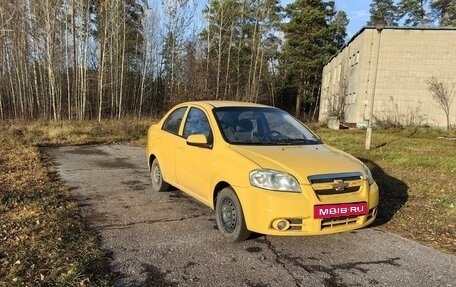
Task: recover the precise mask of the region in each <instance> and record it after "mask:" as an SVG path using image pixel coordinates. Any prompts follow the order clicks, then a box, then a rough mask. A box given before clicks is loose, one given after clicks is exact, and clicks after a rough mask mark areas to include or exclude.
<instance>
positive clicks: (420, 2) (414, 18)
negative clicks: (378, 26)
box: [398, 0, 431, 27]
mask: <svg viewBox="0 0 456 287" xmlns="http://www.w3.org/2000/svg"><path fill="white" fill-rule="evenodd" d="M427 2H428V0H401V1H399V4H398V5H399V13H400V15H401V18H405V20H404V25H406V26H413V27H416V26H418V25H420V26H421V27H425V26H426V25H427V24H428V23H429V22H431V19H430V18H431V17H430V14H429V13H428V12H427V11H426V3H427Z"/></svg>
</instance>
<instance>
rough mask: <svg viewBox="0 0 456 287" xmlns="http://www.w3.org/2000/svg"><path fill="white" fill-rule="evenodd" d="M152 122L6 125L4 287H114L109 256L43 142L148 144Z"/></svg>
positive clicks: (0, 211) (1, 241)
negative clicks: (57, 170)
mask: <svg viewBox="0 0 456 287" xmlns="http://www.w3.org/2000/svg"><path fill="white" fill-rule="evenodd" d="M149 124H150V120H144V121H135V120H128V121H122V122H119V121H104V122H101V123H98V122H61V123H55V122H33V123H28V124H26V123H20V122H12V123H2V125H1V126H0V203H1V204H0V215H1V216H0V286H55V285H58V286H64V285H65V286H112V285H113V283H114V281H115V278H114V275H113V274H111V273H110V270H109V256H108V254H107V253H106V252H105V251H103V250H101V249H100V244H99V241H98V238H97V235H96V233H95V232H94V231H92V230H89V229H88V228H87V227H86V226H85V224H84V223H83V219H81V218H80V215H79V209H78V206H77V203H76V202H75V201H74V200H73V199H72V198H71V197H70V195H69V191H68V189H67V188H66V187H65V186H64V185H63V184H62V183H61V181H60V180H59V178H58V175H57V174H56V171H55V169H54V168H53V167H52V165H51V164H50V163H49V161H48V160H47V159H46V158H45V157H44V155H43V154H42V153H41V152H40V151H39V148H38V147H37V145H55V144H87V143H108V142H109V143H111V142H126V141H136V142H138V143H139V144H141V142H143V141H144V135H145V133H146V131H147V127H148V126H149Z"/></svg>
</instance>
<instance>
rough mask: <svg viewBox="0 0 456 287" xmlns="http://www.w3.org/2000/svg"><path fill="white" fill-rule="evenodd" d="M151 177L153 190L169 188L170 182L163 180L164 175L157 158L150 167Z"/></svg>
mask: <svg viewBox="0 0 456 287" xmlns="http://www.w3.org/2000/svg"><path fill="white" fill-rule="evenodd" d="M150 178H151V180H152V190H153V191H155V192H162V191H166V190H168V188H169V184H168V183H167V182H166V181H164V180H163V175H162V172H161V169H160V165H159V164H158V160H157V159H156V158H155V159H154V161H153V162H152V165H151V167H150Z"/></svg>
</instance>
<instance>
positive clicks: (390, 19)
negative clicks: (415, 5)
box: [367, 0, 400, 26]
mask: <svg viewBox="0 0 456 287" xmlns="http://www.w3.org/2000/svg"><path fill="white" fill-rule="evenodd" d="M369 12H370V14H371V16H370V20H369V21H368V22H367V24H368V25H374V24H375V21H376V20H377V19H383V20H385V21H386V25H387V26H397V25H398V23H397V22H398V20H399V18H400V17H399V9H398V7H397V6H396V5H395V4H394V1H393V0H373V1H372V3H371V4H370V10H369Z"/></svg>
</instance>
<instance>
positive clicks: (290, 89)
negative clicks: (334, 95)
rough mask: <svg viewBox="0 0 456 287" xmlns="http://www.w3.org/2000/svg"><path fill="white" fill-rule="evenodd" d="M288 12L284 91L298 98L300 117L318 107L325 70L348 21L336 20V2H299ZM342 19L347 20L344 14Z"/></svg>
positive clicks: (317, 0)
mask: <svg viewBox="0 0 456 287" xmlns="http://www.w3.org/2000/svg"><path fill="white" fill-rule="evenodd" d="M285 11H286V13H287V17H288V18H289V19H290V20H289V22H288V23H286V24H285V25H284V27H283V30H284V32H285V41H286V42H285V46H284V51H283V55H282V60H281V61H282V62H281V71H282V77H284V80H283V82H284V83H285V85H284V86H283V87H282V90H286V91H287V92H286V93H287V94H288V96H295V97H296V102H295V115H296V116H297V117H300V116H301V114H302V112H303V110H307V111H310V109H312V108H315V107H316V102H317V98H318V93H319V90H320V84H321V72H322V67H323V66H324V64H325V62H326V61H327V60H328V59H329V57H330V56H331V55H333V54H334V53H335V52H336V51H337V49H338V45H340V44H341V38H342V37H343V36H344V34H345V32H344V30H345V28H344V27H343V25H344V24H347V23H348V21H334V17H335V15H336V12H335V10H334V1H321V0H297V1H296V2H294V3H292V4H290V5H288V6H287V7H286V9H285ZM339 17H340V19H342V20H343V14H340V15H339ZM338 34H339V36H338V37H339V39H338V40H334V39H335V38H337V37H336V35H338ZM302 104H304V109H303V107H302Z"/></svg>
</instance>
